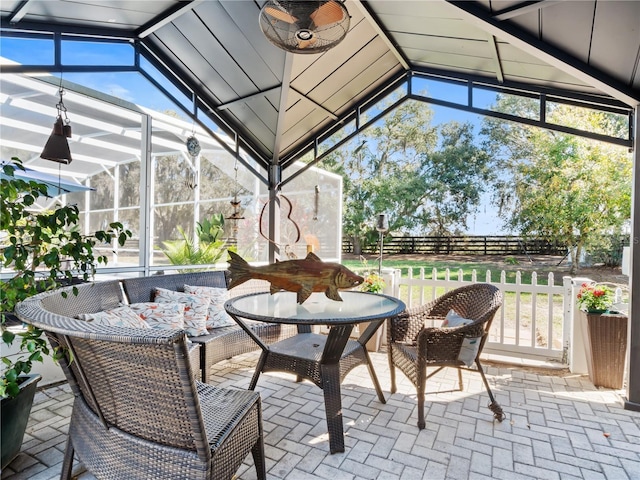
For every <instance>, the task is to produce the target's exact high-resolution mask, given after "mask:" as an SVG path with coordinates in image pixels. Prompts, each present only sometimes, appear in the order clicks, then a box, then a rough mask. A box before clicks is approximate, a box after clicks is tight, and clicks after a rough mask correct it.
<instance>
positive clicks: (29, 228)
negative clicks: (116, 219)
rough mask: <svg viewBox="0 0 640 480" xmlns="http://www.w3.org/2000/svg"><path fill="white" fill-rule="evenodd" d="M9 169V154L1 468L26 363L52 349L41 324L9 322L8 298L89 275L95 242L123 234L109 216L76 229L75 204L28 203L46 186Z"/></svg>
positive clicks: (10, 453)
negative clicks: (105, 224) (101, 223)
mask: <svg viewBox="0 0 640 480" xmlns="http://www.w3.org/2000/svg"><path fill="white" fill-rule="evenodd" d="M16 169H23V167H22V162H21V161H20V160H19V159H17V158H15V157H14V158H12V160H11V162H5V163H3V164H2V177H1V179H0V182H1V190H0V199H1V202H2V203H1V206H2V208H1V211H0V234H1V237H0V253H1V256H0V258H1V260H2V268H3V269H5V268H6V269H9V270H10V271H12V272H13V274H12V275H11V277H10V278H6V279H4V280H2V281H0V294H1V297H0V302H1V303H0V315H1V316H2V318H1V327H2V342H3V355H2V356H1V357H0V359H1V361H2V364H1V365H0V367H1V368H2V375H1V377H0V397H1V398H2V400H1V402H2V405H1V406H2V411H1V415H2V417H1V419H2V420H1V421H2V468H4V467H5V466H6V465H7V464H8V463H10V462H11V460H12V459H13V458H14V457H15V456H16V455H17V454H18V452H19V451H20V445H21V444H22V438H23V435H24V430H25V428H26V425H27V419H28V415H29V412H30V411H31V404H32V402H33V396H34V394H35V388H36V384H37V382H38V380H39V379H40V376H39V375H30V374H31V369H32V367H33V364H34V362H42V361H43V359H44V357H46V356H51V357H53V358H54V360H55V359H56V357H57V356H58V352H56V351H55V350H54V349H51V347H50V346H49V343H48V342H47V341H46V338H45V336H44V335H43V334H42V333H43V332H42V331H41V330H39V329H37V328H35V327H33V326H27V327H26V328H20V326H19V327H18V328H16V323H18V324H19V321H18V320H17V318H16V317H15V316H13V315H12V312H13V311H14V307H15V305H16V304H17V303H18V302H20V301H22V300H24V299H26V298H27V297H29V296H31V295H34V294H36V293H39V292H43V291H46V290H51V289H53V288H57V287H59V286H61V285H69V284H73V283H78V282H86V281H89V280H91V279H92V278H93V276H94V274H95V272H96V267H97V265H98V264H106V263H107V258H106V256H103V255H99V254H98V253H97V252H96V251H95V250H94V249H95V246H96V245H98V244H105V243H106V244H111V242H112V241H113V239H114V238H115V239H117V241H118V243H119V244H120V245H123V244H124V242H125V241H126V239H127V238H129V237H130V236H131V232H129V231H128V230H124V228H123V226H122V224H120V223H112V224H111V225H110V226H109V227H110V230H109V231H98V232H95V233H94V234H93V235H82V234H80V233H79V231H78V229H77V224H78V219H79V210H78V208H77V206H75V205H67V206H58V207H56V208H55V209H54V210H52V211H35V210H33V206H34V205H35V202H36V200H37V199H38V198H39V197H42V196H46V195H47V187H46V185H45V184H42V183H38V182H36V181H26V180H23V179H20V178H17V177H15V176H14V172H15V171H16ZM11 326H12V327H13V328H10V327H11ZM16 341H17V342H18V345H19V346H20V353H19V354H17V355H12V356H7V355H6V348H7V347H8V346H10V345H12V344H13V343H14V342H16ZM5 409H15V410H14V412H11V411H5Z"/></svg>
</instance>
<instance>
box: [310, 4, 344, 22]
mask: <svg viewBox="0 0 640 480" xmlns="http://www.w3.org/2000/svg"><path fill="white" fill-rule="evenodd" d="M343 17H344V10H343V9H342V7H341V6H340V4H339V3H338V2H337V1H336V0H329V1H328V2H327V3H323V4H322V5H320V6H319V7H318V8H317V9H316V10H315V11H314V12H313V13H312V14H311V15H309V18H311V20H312V21H313V23H314V25H315V26H316V27H323V26H325V25H330V24H332V23H336V22H339V21H340V20H342V18H343Z"/></svg>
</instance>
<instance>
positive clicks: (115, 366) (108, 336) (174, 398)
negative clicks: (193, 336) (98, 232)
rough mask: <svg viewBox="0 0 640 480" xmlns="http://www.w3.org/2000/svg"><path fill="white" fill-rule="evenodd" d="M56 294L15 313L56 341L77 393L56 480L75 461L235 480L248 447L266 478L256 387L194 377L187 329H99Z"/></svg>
mask: <svg viewBox="0 0 640 480" xmlns="http://www.w3.org/2000/svg"><path fill="white" fill-rule="evenodd" d="M115 285H116V286H117V284H115ZM105 286H106V285H97V288H98V289H105ZM83 293H84V292H81V293H80V296H83ZM114 294H116V295H117V292H116V291H115V287H114ZM53 295H55V296H56V297H53ZM58 297H60V293H59V292H57V291H54V292H46V293H44V294H41V295H37V296H34V297H31V298H30V299H28V300H27V301H25V302H23V303H22V304H20V305H19V307H18V308H17V309H16V311H17V312H18V315H19V317H20V318H21V319H22V320H23V321H25V322H27V323H30V324H33V325H35V326H37V327H38V328H41V329H42V330H44V331H45V332H46V333H47V336H48V338H49V341H50V342H51V344H52V345H54V346H60V347H62V350H61V351H62V352H63V353H64V355H63V358H62V359H61V360H60V364H61V366H62V368H63V370H64V371H65V374H66V376H67V379H68V380H69V382H70V384H71V387H72V389H73V391H74V394H75V396H76V398H75V402H74V406H73V411H72V415H71V422H70V425H69V435H68V439H67V446H66V452H65V457H64V461H63V466H62V473H61V478H65V479H69V478H71V477H72V473H71V470H72V464H73V460H74V457H76V458H77V459H78V460H79V461H80V462H81V463H82V464H83V465H84V467H86V468H87V470H89V471H90V472H91V473H92V474H93V475H94V476H95V477H97V478H101V479H116V480H119V479H123V478H136V479H143V478H145V479H154V480H156V479H177V478H188V479H231V478H232V477H233V475H234V474H235V473H236V471H237V470H238V468H239V466H240V465H241V464H242V462H243V461H244V459H245V458H246V456H247V455H248V453H249V452H251V453H252V455H253V459H254V463H255V467H256V471H257V477H258V478H259V479H264V478H266V472H265V470H266V468H265V457H264V443H263V430H262V410H261V402H260V395H259V394H258V393H255V392H251V391H247V390H240V389H226V388H218V387H214V386H211V385H206V384H203V383H200V382H198V381H197V380H195V379H194V378H193V374H192V371H191V363H190V361H189V355H188V350H189V348H188V347H189V346H188V343H187V338H186V337H185V335H184V332H183V331H178V330H146V329H131V328H119V327H110V326H102V325H95V324H92V323H90V322H84V321H81V320H75V319H73V318H70V317H66V316H63V315H58V314H55V313H52V312H51V311H48V310H45V309H44V308H43V306H42V304H43V301H44V302H47V301H51V300H53V301H55V302H57V301H59V300H58ZM92 297H93V298H97V299H98V300H97V301H98V302H99V301H100V296H98V297H95V296H92ZM69 298H74V297H73V295H72V294H71V293H70V294H69ZM72 302H73V301H72ZM93 308H95V307H93ZM85 309H86V306H85Z"/></svg>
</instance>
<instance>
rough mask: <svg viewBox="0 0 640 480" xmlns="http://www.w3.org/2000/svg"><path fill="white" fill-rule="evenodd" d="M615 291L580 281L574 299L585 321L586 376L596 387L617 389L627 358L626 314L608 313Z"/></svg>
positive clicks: (620, 383)
mask: <svg viewBox="0 0 640 480" xmlns="http://www.w3.org/2000/svg"><path fill="white" fill-rule="evenodd" d="M614 297H615V292H614V290H613V289H612V288H611V287H610V286H608V285H603V284H598V283H583V284H582V285H581V287H580V290H579V291H578V295H577V298H576V302H577V304H578V306H579V307H580V310H582V312H583V313H582V317H583V319H584V321H585V322H586V325H585V327H586V328H585V330H586V332H587V342H586V344H585V353H586V358H587V367H588V370H589V378H590V379H591V381H592V382H593V384H594V385H595V386H596V387H606V388H615V389H620V388H622V386H623V383H624V367H625V361H626V357H627V321H628V318H627V316H626V315H621V314H619V313H615V312H610V311H609V309H610V308H611V307H612V305H613V303H614Z"/></svg>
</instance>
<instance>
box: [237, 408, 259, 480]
mask: <svg viewBox="0 0 640 480" xmlns="http://www.w3.org/2000/svg"><path fill="white" fill-rule="evenodd" d="M258 431H259V436H258V440H257V441H256V443H255V445H254V446H253V447H252V448H251V456H252V457H253V464H254V465H255V467H256V476H257V478H258V480H266V479H267V467H266V463H265V456H264V430H263V428H262V400H261V399H260V398H258ZM234 478H235V477H234Z"/></svg>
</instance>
